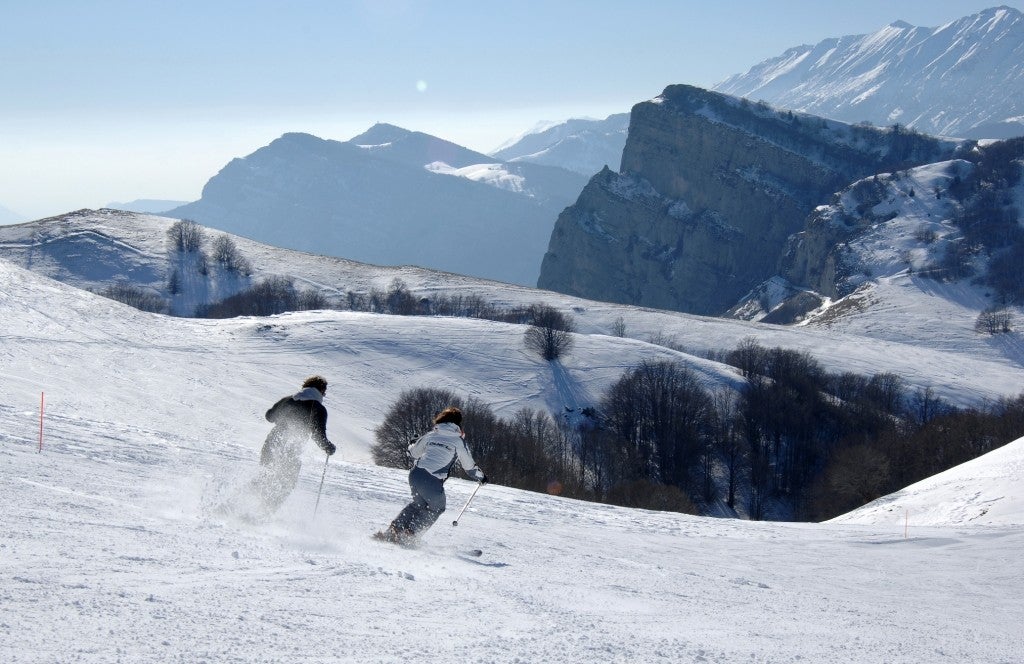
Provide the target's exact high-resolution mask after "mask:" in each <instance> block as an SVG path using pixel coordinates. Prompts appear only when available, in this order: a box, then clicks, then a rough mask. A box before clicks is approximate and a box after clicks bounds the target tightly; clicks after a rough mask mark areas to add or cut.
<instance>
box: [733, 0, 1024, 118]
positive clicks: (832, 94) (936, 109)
mask: <svg viewBox="0 0 1024 664" xmlns="http://www.w3.org/2000/svg"><path fill="white" fill-rule="evenodd" d="M894 7H895V6H894ZM895 10H898V7H896V8H895ZM1022 61H1024V15H1022V14H1021V13H1020V12H1019V11H1017V10H1016V9H1013V8H1011V7H1005V6H1004V7H996V8H992V9H986V10H984V11H981V12H979V13H977V14H973V15H970V16H965V17H963V18H961V19H958V20H956V21H953V22H951V23H948V24H946V25H942V26H939V27H937V28H923V27H915V26H912V25H909V24H907V23H905V22H903V21H897V22H894V23H892V24H890V25H888V26H886V27H884V28H882V29H880V30H878V31H876V32H874V33H871V34H867V35H851V36H845V37H837V38H831V39H826V40H824V41H822V42H820V43H818V44H815V45H806V46H797V47H794V48H792V49H790V50H788V51H786V52H785V53H783V54H782V55H780V56H778V57H776V58H772V59H770V60H766V61H764V62H762V63H760V64H758V65H755V66H754V67H752V68H751V69H750V70H749V71H747V72H746V73H743V74H737V75H735V76H732V77H730V78H728V79H726V80H725V81H723V82H721V83H719V84H718V85H716V86H715V87H714V89H715V90H718V91H719V92H724V93H726V94H731V95H736V96H739V97H747V98H749V99H752V100H763V101H766V102H768V103H770V104H772V105H775V106H779V107H782V108H789V109H792V110H798V111H804V112H807V113H813V114H815V115H822V116H825V117H829V118H833V119H836V120H844V121H847V122H860V121H865V120H867V121H870V122H873V123H875V124H878V125H891V124H894V123H900V124H903V125H907V126H910V127H914V128H915V129H917V130H918V131H921V132H924V133H926V134H933V135H944V136H959V137H966V138H1007V137H1010V136H1019V135H1022V134H1024V121H1022V117H1024V102H1022V100H1024V70H1022V69H1021V67H1020V65H1019V63H1020V62H1022Z"/></svg>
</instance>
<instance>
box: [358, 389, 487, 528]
mask: <svg viewBox="0 0 1024 664" xmlns="http://www.w3.org/2000/svg"><path fill="white" fill-rule="evenodd" d="M465 437H466V433H465V432H464V431H463V430H462V411H461V410H459V409H458V408H455V407H450V408H445V409H444V410H443V411H441V412H440V413H439V414H438V415H437V417H435V418H434V428H433V429H432V430H431V431H429V432H427V433H426V434H424V435H422V436H420V437H419V438H417V439H416V440H414V441H412V443H411V444H410V445H409V455H410V456H411V457H412V458H413V459H415V463H414V464H413V467H412V470H411V471H409V489H410V490H411V491H412V502H411V503H409V504H408V505H406V507H405V509H403V510H402V511H401V512H400V513H399V514H398V516H397V517H395V520H394V521H392V522H391V525H390V526H388V529H387V530H384V531H381V532H379V533H376V534H375V535H374V537H375V538H377V539H379V540H384V541H387V542H394V543H396V544H403V545H409V544H413V543H414V542H415V541H416V538H417V537H418V536H419V535H420V533H422V532H423V531H425V530H426V529H427V528H430V527H431V526H432V525H434V522H435V521H437V518H438V517H439V516H441V513H442V512H444V509H445V502H446V500H445V495H444V482H445V480H446V479H448V474H449V473H450V472H451V469H452V466H454V465H455V462H456V460H457V461H458V462H459V464H460V465H461V466H462V467H463V468H464V469H465V470H466V474H467V475H469V476H470V477H471V478H472V479H474V480H476V481H478V482H480V483H481V484H483V483H485V482H487V476H486V475H484V473H483V471H482V470H480V469H479V468H477V465H476V462H475V461H473V455H472V454H470V452H469V448H468V447H466V441H465Z"/></svg>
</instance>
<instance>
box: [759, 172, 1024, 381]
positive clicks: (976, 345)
mask: <svg viewBox="0 0 1024 664" xmlns="http://www.w3.org/2000/svg"><path fill="white" fill-rule="evenodd" d="M972 168H973V166H972V164H970V163H968V162H965V161H961V160H955V161H951V162H941V163H937V164H929V165H927V166H922V167H919V168H913V169H908V170H907V171H903V172H900V173H897V174H880V175H879V177H878V178H869V179H868V180H866V181H864V182H862V183H858V184H854V185H853V186H851V187H850V188H848V189H847V190H846V191H845V192H843V193H842V195H841V197H840V199H839V201H838V202H837V203H836V204H835V205H832V206H827V207H822V208H819V210H818V211H817V214H818V215H819V217H820V218H822V219H824V220H825V223H832V224H837V223H842V222H841V221H840V220H841V219H844V218H846V219H862V218H863V219H866V218H870V219H873V220H874V221H872V222H870V223H867V222H860V223H862V226H863V229H862V230H861V231H859V232H857V233H855V234H854V235H853V236H851V237H850V238H848V239H847V240H846V241H844V242H843V243H842V246H841V251H839V250H837V251H836V253H838V254H840V255H841V266H839V267H838V268H837V270H838V271H840V272H842V273H843V275H844V276H843V277H842V279H841V280H840V282H841V284H840V286H841V288H842V290H843V291H844V292H848V293H849V295H846V296H845V297H842V298H840V299H836V300H829V299H826V301H825V303H824V304H823V306H821V307H819V308H818V309H816V310H814V311H812V312H811V313H810V314H808V315H807V316H806V318H805V319H804V321H803V323H802V324H804V325H809V326H813V327H819V328H823V329H829V330H834V331H841V332H844V333H849V334H855V335H858V336H864V337H870V338H874V339H884V340H887V341H899V342H901V343H912V344H913V343H921V344H929V345H933V346H938V347H945V348H959V349H967V348H973V349H975V350H974V352H981V353H984V352H988V351H995V352H997V353H1000V354H1003V355H1004V356H1005V357H1007V358H1008V359H1009V358H1020V352H1021V348H1022V346H1024V340H1022V337H1021V332H1020V331H1019V330H1018V331H1014V332H1010V333H1007V334H999V335H988V334H982V333H979V332H978V331H977V330H976V329H975V324H976V322H977V320H978V316H979V314H980V313H981V312H982V311H983V310H986V309H989V308H992V307H997V306H999V305H1000V302H999V298H998V297H997V296H996V293H995V290H994V289H993V288H991V287H989V286H985V285H979V284H978V283H977V279H973V278H962V279H958V280H949V279H941V278H939V277H941V276H942V275H941V274H938V272H937V267H936V266H937V265H939V264H940V262H941V261H942V259H943V256H944V254H945V253H946V252H947V249H948V247H949V246H950V245H951V244H952V243H956V242H959V241H962V240H961V239H962V237H963V231H962V229H960V228H959V227H958V226H957V225H956V224H955V223H954V221H953V219H954V217H955V216H956V215H957V214H958V213H960V210H961V209H962V207H961V206H960V204H959V203H958V202H957V201H956V200H955V199H954V198H953V197H952V196H950V195H949V194H948V191H949V187H950V184H951V182H953V181H954V180H955V179H957V178H959V177H961V176H962V177H966V175H967V174H968V173H969V172H970V171H971V169H972ZM861 185H864V186H861ZM866 187H870V188H871V189H872V191H873V192H874V193H873V194H872V195H871V196H872V198H871V200H870V201H868V202H865V201H864V200H862V199H861V198H860V197H859V196H858V195H857V193H856V192H858V191H863V190H864V189H865V188H866ZM1005 196H1007V197H1009V199H1011V200H1016V201H1024V186H1021V185H1017V187H1016V188H1014V189H1010V190H1008V191H1007V192H1006V193H1005ZM858 210H860V212H858ZM865 215H868V216H865ZM797 241H798V242H799V241H800V240H799V239H798V240H797ZM984 258H985V255H984V254H982V255H980V256H978V257H977V258H976V259H975V260H976V261H977V262H978V268H977V270H978V273H979V274H980V273H984V264H983V263H984V260H983V259H984ZM781 292H783V293H785V292H789V291H787V290H786V289H783V290H782V291H781ZM769 300H770V298H769ZM1009 311H1010V312H1013V314H1012V315H1014V316H1016V317H1017V318H1018V320H1024V309H1021V308H1020V307H1012V306H1011V307H1009ZM764 313H765V312H764V311H762V312H761V314H759V315H757V316H755V317H754V319H758V320H760V319H761V318H763V314H764ZM1015 361H1019V359H1018V360H1015Z"/></svg>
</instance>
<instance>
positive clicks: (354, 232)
mask: <svg viewBox="0 0 1024 664" xmlns="http://www.w3.org/2000/svg"><path fill="white" fill-rule="evenodd" d="M474 166H476V167H479V168H475V169H474ZM584 183H585V178H584V177H583V176H580V175H578V174H575V173H571V172H569V171H566V170H564V169H559V168H553V167H548V166H541V165H535V164H505V163H501V162H495V160H494V159H493V158H491V157H488V156H486V155H483V154H480V153H476V152H473V151H472V150H468V149H466V148H463V147H461V146H458V145H455V144H454V143H451V142H449V141H445V140H442V139H439V138H436V137H433V136H429V135H427V134H423V133H420V132H412V131H408V130H405V129H402V128H400V127H395V126H392V125H384V124H380V125H376V126H375V127H372V128H371V129H370V130H369V131H367V132H366V133H364V134H362V135H360V136H357V137H355V138H353V139H351V140H349V141H347V142H339V141H331V140H325V139H321V138H318V137H316V136H311V135H309V134H299V133H291V134H285V135H284V136H282V137H281V138H279V139H277V140H275V141H273V142H271V143H270V144H269V145H267V146H265V147H263V148H260V149H259V150H257V151H256V152H254V153H252V154H250V155H248V156H247V157H244V158H238V159H234V160H232V161H231V162H230V163H228V164H227V165H226V166H225V167H224V168H223V169H222V170H221V171H220V172H219V173H218V174H217V175H215V176H214V177H213V178H211V179H210V181H209V182H208V183H207V184H206V186H205V187H204V188H203V194H202V198H201V199H200V200H198V201H195V202H194V203H190V204H188V205H184V206H181V207H178V208H175V209H173V210H170V211H168V212H167V214H168V215H170V216H174V217H179V218H189V219H192V220H195V221H197V222H199V223H201V224H203V225H207V226H212V227H214V228H218V229H220V230H224V231H228V232H231V233H234V234H236V235H241V236H245V237H250V238H252V239H255V240H259V241H261V242H265V243H268V244H273V245H276V246H280V247H286V248H290V249H297V250H300V251H311V252H317V253H321V254H327V255H332V256H338V257H342V258H348V259H352V260H357V261H361V262H365V263H374V264H378V265H403V264H409V265H419V266H423V267H428V268H433V269H439V270H446V271H449V272H455V273H459V274H465V275H470V276H476V277H483V278H488V279H495V280H499V281H506V282H509V283H515V284H523V285H533V284H534V283H535V282H536V279H537V275H538V274H539V272H540V261H541V258H542V257H543V254H544V250H545V248H546V245H547V241H548V238H549V237H550V233H551V227H552V225H553V223H554V219H555V217H557V215H558V213H559V212H560V211H561V210H562V209H563V208H564V207H565V206H566V205H569V204H570V203H571V202H572V200H574V199H575V197H576V195H577V194H578V193H579V190H580V189H582V187H583V184H584Z"/></svg>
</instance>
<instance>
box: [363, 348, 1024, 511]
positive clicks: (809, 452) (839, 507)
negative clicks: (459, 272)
mask: <svg viewBox="0 0 1024 664" xmlns="http://www.w3.org/2000/svg"><path fill="white" fill-rule="evenodd" d="M725 359H726V360H727V361H728V362H729V363H730V364H732V365H733V366H735V367H737V369H739V371H740V373H741V374H742V375H743V376H744V378H745V379H746V380H745V382H744V384H743V386H742V387H741V388H740V389H739V390H738V391H737V392H733V391H724V390H711V389H708V388H707V387H705V386H704V385H703V384H702V382H701V381H700V379H699V378H698V376H697V374H695V373H694V372H693V370H692V369H690V368H689V367H688V366H686V364H685V363H682V362H674V361H661V362H645V363H642V364H640V365H639V366H637V367H635V368H633V369H630V370H628V371H626V372H625V373H624V374H623V375H622V376H621V377H620V378H619V380H617V381H616V382H615V383H614V384H613V385H611V386H610V387H609V389H608V390H607V391H606V393H605V394H604V395H603V396H602V398H601V399H600V401H599V402H598V403H597V404H595V405H594V406H593V407H590V408H586V409H584V410H583V411H582V412H579V413H567V414H566V415H569V417H563V418H561V419H555V418H553V417H552V416H551V415H549V414H546V413H541V412H536V411H531V410H522V411H520V412H518V413H516V414H515V415H514V416H513V417H512V418H510V419H508V420H505V419H502V418H500V417H497V416H495V414H494V413H493V412H492V411H491V410H490V409H489V408H488V407H487V406H486V404H483V403H481V402H480V401H479V400H477V399H475V398H470V399H466V400H463V399H460V398H459V397H458V396H457V395H455V394H453V393H451V392H448V391H443V390H434V389H430V388H417V389H410V390H408V391H406V392H403V393H402V395H400V396H399V398H398V400H397V401H396V403H395V404H394V405H393V406H392V407H391V409H390V410H389V411H388V413H387V414H386V416H385V418H384V422H383V423H382V424H381V426H380V427H379V428H378V430H377V432H376V442H375V444H374V446H373V457H374V460H375V461H376V462H377V463H378V464H381V465H385V466H390V467H403V468H407V467H409V466H408V464H409V460H408V459H407V458H406V447H407V446H408V444H409V442H410V440H411V439H413V438H415V437H416V436H417V435H419V434H421V433H423V432H424V431H425V427H427V426H428V425H429V422H430V421H431V419H432V417H433V416H434V414H436V413H437V412H438V411H440V410H441V409H442V408H443V407H444V406H446V405H458V406H460V407H461V408H463V410H464V412H465V426H466V429H467V436H468V439H469V440H470V442H471V445H472V448H473V450H474V454H475V455H476V457H477V460H478V461H480V463H481V464H482V465H485V466H486V468H487V472H488V475H490V476H491V477H492V478H493V479H494V481H496V482H498V483H500V484H504V485H508V486H513V487H516V488H521V489H526V490H531V491H543V492H549V493H557V494H560V495H564V496H568V497H573V498H580V499H584V500H592V501H598V502H604V503H610V504H618V505H625V506H630V507H642V508H647V509H660V510H671V511H680V512H687V513H710V512H713V511H714V508H715V506H716V505H718V504H725V505H728V506H729V507H732V508H734V509H735V510H736V511H737V513H739V514H741V515H746V516H748V517H749V518H752V519H764V518H776V519H778V518H783V519H790V518H791V519H798V520H823V519H827V518H831V517H833V516H836V515H838V514H841V513H845V512H847V511H849V510H851V509H854V508H856V507H859V506H860V505H863V504H865V503H867V502H870V501H871V500H874V499H875V498H879V497H881V496H883V495H886V494H888V493H891V492H893V491H896V490H898V489H900V488H902V487H904V486H907V485H908V484H912V483H913V482H916V481H918V480H920V479H923V478H925V477H929V476H931V475H934V474H936V473H938V472H941V471H943V470H946V469H948V468H951V467H953V466H955V465H958V464H960V463H963V462H964V461H967V460H969V459H971V458H975V457H977V456H979V455H981V454H984V453H985V452H988V451H991V450H992V449H995V448H996V447H999V446H1001V445H1003V444H1005V443H1007V442H1009V441H1011V440H1013V439H1015V438H1017V437H1019V436H1020V435H1021V434H1022V433H1024V395H1022V396H1021V397H1018V398H1017V399H1013V400H1005V401H1000V402H997V403H993V404H990V405H987V406H985V407H979V408H968V409H957V408H953V407H951V406H950V405H949V404H947V403H945V402H943V401H942V400H940V399H938V398H937V397H936V396H935V395H934V393H933V392H932V391H931V390H928V389H925V390H916V391H912V390H909V389H908V388H907V386H906V385H905V383H904V381H903V380H902V379H900V378H899V377H898V376H896V375H894V374H891V373H880V374H876V375H873V376H861V375H858V374H854V373H848V372H846V373H829V372H827V371H825V370H824V369H823V368H822V367H821V365H820V363H818V362H817V360H815V359H814V358H813V357H812V356H811V355H809V354H808V353H805V352H801V351H794V350H788V349H783V348H765V347H763V346H760V345H759V344H757V343H756V342H755V341H753V340H745V341H743V342H742V343H740V344H739V345H738V346H737V347H736V348H735V349H734V350H733V351H731V352H729V353H727V354H726V358H725Z"/></svg>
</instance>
